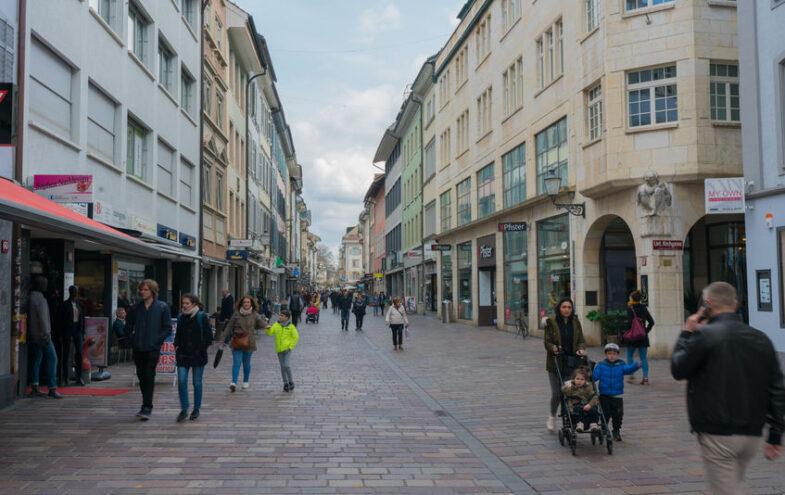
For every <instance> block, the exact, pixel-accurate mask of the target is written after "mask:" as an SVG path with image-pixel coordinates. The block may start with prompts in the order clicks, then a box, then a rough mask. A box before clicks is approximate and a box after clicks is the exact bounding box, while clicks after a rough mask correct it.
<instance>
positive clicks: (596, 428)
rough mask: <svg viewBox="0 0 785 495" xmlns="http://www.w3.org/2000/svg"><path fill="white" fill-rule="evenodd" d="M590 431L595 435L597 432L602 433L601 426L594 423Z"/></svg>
mask: <svg viewBox="0 0 785 495" xmlns="http://www.w3.org/2000/svg"><path fill="white" fill-rule="evenodd" d="M589 429H590V430H591V431H592V432H593V433H596V432H598V431H600V426H599V425H598V424H597V423H592V424H590V425H589Z"/></svg>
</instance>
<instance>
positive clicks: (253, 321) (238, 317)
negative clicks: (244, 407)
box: [217, 295, 269, 392]
mask: <svg viewBox="0 0 785 495" xmlns="http://www.w3.org/2000/svg"><path fill="white" fill-rule="evenodd" d="M261 328H269V325H268V324H267V321H266V320H265V319H264V318H263V317H262V316H260V315H259V304H258V303H257V302H256V298H254V297H251V296H248V295H246V296H243V297H242V298H240V300H239V301H237V309H236V311H235V312H234V314H233V315H232V317H231V318H230V319H229V322H228V323H227V324H226V328H225V329H224V331H223V333H222V334H221V337H220V338H218V339H217V340H218V342H224V339H225V338H226V336H227V335H231V336H232V340H231V342H229V347H231V348H232V359H233V362H232V382H231V383H230V384H229V390H231V391H232V392H234V391H235V390H237V378H238V377H239V376H240V365H242V367H243V388H244V389H247V388H248V380H249V379H250V377H251V356H253V353H254V351H256V335H254V332H255V330H257V329H261ZM221 347H222V348H223V344H221Z"/></svg>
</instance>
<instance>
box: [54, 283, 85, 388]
mask: <svg viewBox="0 0 785 495" xmlns="http://www.w3.org/2000/svg"><path fill="white" fill-rule="evenodd" d="M76 296H77V289H76V286H74V285H72V286H70V287H69V288H68V299H66V300H65V301H64V302H63V305H62V306H61V311H60V321H61V322H62V324H63V332H62V334H61V337H62V343H63V362H62V375H61V376H60V379H61V381H62V383H63V384H64V385H68V379H69V377H70V376H71V346H72V345H73V349H74V352H73V354H74V382H76V383H78V384H79V385H84V384H85V380H84V378H83V377H82V346H83V344H84V317H85V311H84V305H83V304H82V301H79V300H77V299H76Z"/></svg>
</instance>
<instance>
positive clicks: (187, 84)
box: [180, 67, 196, 117]
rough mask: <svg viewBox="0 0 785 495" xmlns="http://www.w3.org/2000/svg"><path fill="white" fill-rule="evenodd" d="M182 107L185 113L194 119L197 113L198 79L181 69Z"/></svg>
mask: <svg viewBox="0 0 785 495" xmlns="http://www.w3.org/2000/svg"><path fill="white" fill-rule="evenodd" d="M180 105H181V106H182V107H183V110H185V113H187V114H188V115H190V116H191V117H194V116H195V115H194V114H195V111H196V79H194V78H193V76H191V74H189V73H188V71H186V70H185V67H182V68H181V69H180Z"/></svg>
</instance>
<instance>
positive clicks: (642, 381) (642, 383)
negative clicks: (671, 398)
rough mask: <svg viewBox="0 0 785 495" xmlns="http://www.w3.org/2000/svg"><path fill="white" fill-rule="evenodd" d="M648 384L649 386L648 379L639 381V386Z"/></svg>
mask: <svg viewBox="0 0 785 495" xmlns="http://www.w3.org/2000/svg"><path fill="white" fill-rule="evenodd" d="M648 384H649V379H648V378H642V379H641V385H648Z"/></svg>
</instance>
